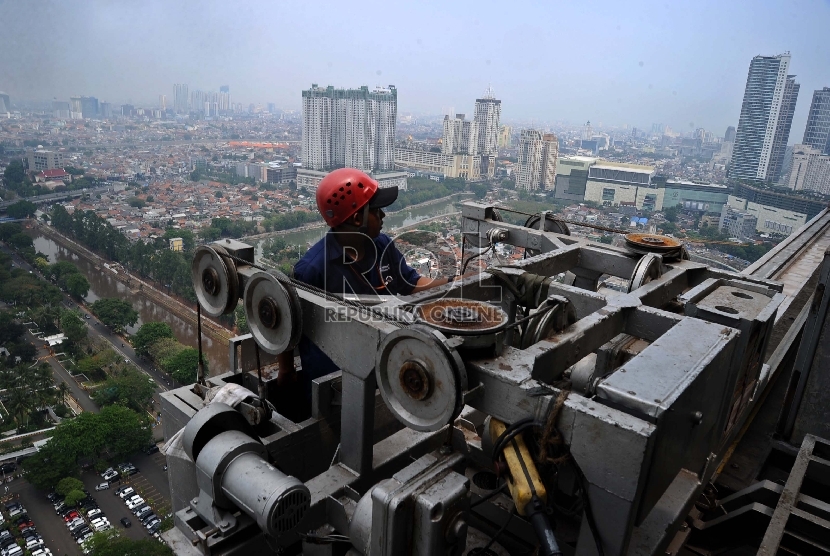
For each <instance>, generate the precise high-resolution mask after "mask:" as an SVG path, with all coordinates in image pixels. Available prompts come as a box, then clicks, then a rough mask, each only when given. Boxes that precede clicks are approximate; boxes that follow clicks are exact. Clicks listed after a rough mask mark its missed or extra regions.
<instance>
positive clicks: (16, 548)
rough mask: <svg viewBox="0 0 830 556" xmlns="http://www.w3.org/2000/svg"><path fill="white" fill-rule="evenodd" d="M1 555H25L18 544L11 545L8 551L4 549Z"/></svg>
mask: <svg viewBox="0 0 830 556" xmlns="http://www.w3.org/2000/svg"><path fill="white" fill-rule="evenodd" d="M0 554H2V556H21V554H23V549H22V548H20V547H19V546H17V545H16V544H13V545H10V546H9V547H8V549H3V551H2V552H0Z"/></svg>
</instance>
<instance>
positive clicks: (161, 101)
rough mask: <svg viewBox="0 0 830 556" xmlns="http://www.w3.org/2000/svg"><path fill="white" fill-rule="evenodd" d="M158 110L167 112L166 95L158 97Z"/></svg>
mask: <svg viewBox="0 0 830 556" xmlns="http://www.w3.org/2000/svg"><path fill="white" fill-rule="evenodd" d="M159 108H161V109H162V110H167V95H159Z"/></svg>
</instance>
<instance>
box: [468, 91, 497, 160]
mask: <svg viewBox="0 0 830 556" xmlns="http://www.w3.org/2000/svg"><path fill="white" fill-rule="evenodd" d="M474 120H475V123H476V124H477V125H478V154H481V155H495V154H497V152H498V148H499V131H500V128H501V101H500V100H496V98H495V97H494V96H493V89H492V88H489V87H488V88H487V91H486V92H485V93H484V98H479V99H476V109H475V118H474Z"/></svg>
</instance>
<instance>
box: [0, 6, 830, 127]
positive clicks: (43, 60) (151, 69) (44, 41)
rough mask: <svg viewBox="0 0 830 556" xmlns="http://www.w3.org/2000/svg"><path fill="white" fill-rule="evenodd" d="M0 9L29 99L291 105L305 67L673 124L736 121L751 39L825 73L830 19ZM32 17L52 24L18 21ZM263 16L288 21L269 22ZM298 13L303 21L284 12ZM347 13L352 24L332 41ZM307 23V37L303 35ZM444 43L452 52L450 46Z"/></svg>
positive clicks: (613, 119) (801, 108)
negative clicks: (218, 99)
mask: <svg viewBox="0 0 830 556" xmlns="http://www.w3.org/2000/svg"><path fill="white" fill-rule="evenodd" d="M667 8H668V9H667ZM439 11H440V13H441V17H438V13H439ZM6 12H7V13H6V15H7V21H8V32H7V33H5V34H4V36H3V37H0V48H2V51H4V52H7V53H8V52H12V53H14V54H15V55H14V56H6V57H4V59H3V60H2V61H0V75H3V76H7V78H8V82H4V83H0V90H4V91H6V92H7V93H9V94H10V95H11V97H12V98H13V99H15V98H17V99H27V100H32V101H34V100H41V101H50V100H51V99H52V98H54V97H57V98H58V99H59V100H66V99H68V98H69V97H70V96H72V95H89V96H96V97H97V98H99V99H102V100H107V101H109V102H110V103H111V104H113V105H117V104H122V103H125V102H127V101H130V100H131V101H132V102H131V103H132V104H141V103H144V102H146V103H147V104H151V103H152V104H155V99H157V98H158V95H160V94H164V95H172V91H171V84H173V83H188V84H189V85H190V87H191V88H193V89H195V88H196V87H197V86H198V87H201V88H202V89H203V90H218V89H219V87H221V86H222V85H225V84H230V86H231V88H232V89H233V90H234V91H235V93H234V97H235V99H238V100H239V101H240V102H242V103H243V104H245V105H246V106H247V105H248V104H249V103H256V104H263V105H265V104H267V103H276V104H277V105H278V106H280V107H282V108H284V109H294V110H299V108H300V106H299V102H298V100H297V98H296V93H295V91H297V90H298V89H301V88H302V87H304V86H307V83H312V82H318V83H322V82H325V83H331V84H333V85H335V86H338V87H340V86H350V84H351V83H366V84H367V85H369V86H370V87H371V86H375V85H382V84H386V83H396V84H397V85H398V88H399V91H400V98H399V109H400V111H401V112H402V113H415V114H435V115H438V114H440V113H441V110H440V108H441V107H443V106H465V109H464V110H459V112H465V113H470V109H469V108H466V106H467V105H466V104H465V103H467V102H469V101H468V100H467V99H470V98H479V97H480V95H481V92H482V91H483V90H485V89H486V87H487V86H488V84H492V86H493V88H494V89H495V91H496V93H497V95H498V97H499V98H500V99H502V101H503V102H504V103H505V106H506V107H508V106H509V109H507V108H506V109H505V112H504V114H502V119H503V120H505V121H511V122H514V121H522V120H534V121H535V122H540V121H543V122H556V121H562V122H571V123H577V122H584V121H586V120H589V119H590V120H591V121H593V122H604V123H606V124H607V125H609V126H622V125H626V124H627V125H630V126H635V127H644V126H649V125H651V124H652V123H654V122H662V123H664V124H668V125H670V126H671V127H672V128H673V129H675V130H680V131H685V130H688V129H694V128H697V127H703V128H705V129H712V130H721V129H725V128H726V127H727V126H728V125H736V124H737V121H736V119H737V114H738V113H739V110H740V103H741V91H742V88H743V87H742V85H743V83H742V81H743V76H744V75H745V73H744V72H745V67H746V60H747V59H750V58H751V57H752V56H754V55H757V54H765V55H768V54H773V53H776V52H783V51H785V50H789V51H790V52H791V53H792V55H793V67H792V70H791V71H792V73H794V74H797V75H798V76H799V80H800V83H801V85H802V87H804V89H805V90H808V91H813V90H817V89H821V88H822V87H824V86H827V85H828V84H830V68H828V67H827V66H828V65H827V64H826V63H824V61H825V60H827V59H830V45H828V44H826V41H817V40H815V37H818V36H821V32H820V31H821V30H822V29H823V28H824V27H823V25H824V24H826V22H827V21H828V19H830V4H828V3H827V2H825V1H808V2H805V3H804V4H803V5H801V6H799V7H797V8H796V7H791V6H789V5H788V6H779V5H776V4H772V3H769V4H765V5H764V6H762V7H759V6H758V5H757V4H756V3H749V2H743V3H738V4H731V5H723V4H715V3H713V2H712V3H707V2H701V3H698V4H695V5H693V6H671V7H670V8H669V7H668V6H666V5H664V4H662V3H650V2H641V3H638V4H636V5H634V6H619V5H617V4H613V3H601V5H598V6H596V9H595V10H592V12H591V15H590V17H591V28H592V29H594V30H595V31H594V32H591V33H586V32H585V31H584V29H585V27H584V26H581V25H561V23H562V22H564V21H581V20H582V18H584V17H585V15H586V14H584V13H583V12H582V11H581V10H580V9H579V8H578V7H577V6H573V7H571V6H565V5H562V6H555V7H554V6H536V5H530V4H521V3H520V4H517V5H515V6H511V8H510V10H502V9H499V8H498V6H497V5H496V4H493V5H491V6H489V8H488V7H487V6H482V7H481V8H480V9H479V8H477V9H475V10H472V9H470V6H466V5H465V4H464V3H460V4H458V5H452V6H442V7H441V8H440V10H439V8H438V7H437V6H429V5H418V6H410V7H396V8H394V9H391V10H390V9H386V8H383V9H382V6H381V5H378V6H377V9H373V8H372V6H371V5H367V7H366V9H364V10H360V14H361V15H360V18H358V17H357V15H356V13H355V12H354V11H353V10H350V9H349V8H347V7H346V6H341V5H338V4H334V3H332V4H326V5H323V6H321V7H320V9H319V10H318V9H316V8H315V9H314V10H312V9H311V7H309V6H303V5H280V6H272V5H270V4H268V3H264V2H263V3H248V4H246V5H244V6H240V7H239V8H238V9H235V10H232V11H231V12H227V10H225V9H223V8H222V5H221V4H219V3H218V2H207V3H206V4H205V7H204V9H201V10H199V11H198V13H195V14H194V13H192V11H189V10H185V9H184V8H180V7H177V6H171V5H168V4H163V3H160V2H152V1H151V2H147V3H142V4H141V5H134V6H126V5H123V6H122V5H115V4H112V3H98V2H87V3H80V2H66V3H60V4H54V3H48V2H44V1H35V2H32V3H27V4H19V5H15V7H14V9H13V10H11V9H7V10H6ZM488 13H490V14H495V13H498V14H499V16H498V17H489V16H486V15H484V14H488ZM220 14H221V15H220ZM471 14H475V15H471ZM32 21H38V22H39V24H43V25H45V26H47V27H49V28H52V29H55V30H56V31H55V32H53V33H48V34H31V33H27V32H26V29H28V28H30V27H29V24H30V23H31V22H32ZM123 21H130V22H131V24H134V25H135V27H134V29H132V32H131V33H123V32H122V31H121V29H122V26H121V25H120V22H123ZM269 21H280V22H285V25H283V26H282V27H280V32H278V33H274V32H271V31H273V29H271V28H270V27H269V26H268V25H267V24H266V22H269ZM299 21H310V22H313V26H312V27H311V28H306V27H305V26H303V25H294V24H292V23H291V22H299ZM361 22H362V25H361ZM344 25H345V26H346V27H347V28H349V29H359V30H360V32H358V33H353V34H351V35H349V37H350V39H349V40H348V41H342V40H340V37H341V36H342V34H341V33H340V29H341V28H342V27H343V26H344ZM547 29H555V30H556V31H555V33H556V42H557V44H560V45H562V46H561V49H560V51H559V55H557V56H550V57H543V56H541V55H540V56H535V55H528V53H529V52H542V51H543V50H538V49H535V47H537V46H538V47H541V46H543V45H545V44H547V41H548V39H549V38H550V37H549V31H547ZM309 31H310V32H311V33H312V34H313V35H314V36H315V37H318V39H316V40H314V41H309V40H308V37H307V35H308V33H309ZM86 37H95V40H94V41H92V40H89V39H87V38H86ZM519 37H521V40H519ZM462 41H464V45H465V47H464V48H460V46H461V44H462ZM381 44H382V45H384V46H383V47H382V48H378V45H381ZM103 45H105V46H103ZM208 45H210V48H208ZM456 46H458V47H459V48H456ZM450 51H452V52H457V54H454V55H452V56H447V55H446V53H447V52H450ZM544 51H545V52H550V50H549V49H546V50H544ZM114 75H115V76H117V79H113V76H114ZM541 91H544V94H539V93H540V92H541ZM139 97H140V98H139ZM128 103H129V102H128ZM808 109H809V106H808V103H806V102H804V100H803V99H802V102H801V103H799V104H798V106H797V107H796V114H795V117H794V121H793V127H794V128H795V129H796V130H798V131H797V132H796V133H797V134H798V135H801V130H803V129H804V125H805V123H806V118H807V111H808ZM796 140H797V138H795V137H794V136H791V137H790V141H789V142H790V143H792V142H794V141H796Z"/></svg>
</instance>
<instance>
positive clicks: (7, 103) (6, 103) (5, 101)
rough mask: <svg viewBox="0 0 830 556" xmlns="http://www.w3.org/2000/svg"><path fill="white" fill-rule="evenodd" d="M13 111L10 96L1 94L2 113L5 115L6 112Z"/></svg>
mask: <svg viewBox="0 0 830 556" xmlns="http://www.w3.org/2000/svg"><path fill="white" fill-rule="evenodd" d="M11 110H12V101H11V99H9V95H8V94H7V93H2V92H0V113H3V114H5V113H6V112H11Z"/></svg>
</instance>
